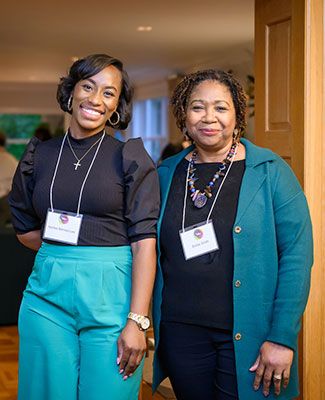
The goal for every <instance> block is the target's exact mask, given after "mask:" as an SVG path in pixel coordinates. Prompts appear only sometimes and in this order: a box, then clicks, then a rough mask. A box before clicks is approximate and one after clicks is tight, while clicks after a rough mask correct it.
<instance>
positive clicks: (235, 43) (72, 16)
mask: <svg viewBox="0 0 325 400" xmlns="http://www.w3.org/2000/svg"><path fill="white" fill-rule="evenodd" d="M1 16H2V18H1V23H0V54H1V62H0V82H57V81H58V77H59V76H62V75H63V74H65V72H66V71H67V68H68V67H69V66H70V64H71V63H72V57H81V56H84V55H87V54H91V53H100V52H105V53H108V54H110V55H113V56H115V57H118V58H121V59H122V61H124V64H125V66H126V68H127V70H128V72H129V74H130V76H131V78H132V79H133V82H135V84H141V83H145V82H148V81H154V80H159V79H162V78H166V77H167V76H169V75H172V74H175V73H178V72H180V71H184V70H186V69H188V68H190V67H191V66H195V65H201V64H206V63H209V61H210V60H216V59H218V58H220V63H221V64H222V63H224V61H225V59H226V58H228V57H229V58H231V59H237V60H238V61H239V62H240V59H241V57H245V54H246V56H247V53H249V54H250V55H251V54H252V52H253V36H254V0H227V1H221V0H201V1H199V0H195V1H193V0H186V1H185V0H173V1H172V0H164V1H159V0H142V1H141V0H138V1H137V0H133V1H132V0H124V1H114V2H113V1H108V0H105V1H104V0H95V1H90V3H88V2H87V3H82V2H81V1H80V0H79V1H77V0H69V1H66V0H65V1H64V0H56V1H53V0H48V1H44V0H42V1H41V0H28V1H26V2H23V1H17V0H7V1H6V2H3V3H2V5H1ZM139 25H141V26H147V25H150V26H152V31H151V32H138V31H137V27H138V26H139Z"/></svg>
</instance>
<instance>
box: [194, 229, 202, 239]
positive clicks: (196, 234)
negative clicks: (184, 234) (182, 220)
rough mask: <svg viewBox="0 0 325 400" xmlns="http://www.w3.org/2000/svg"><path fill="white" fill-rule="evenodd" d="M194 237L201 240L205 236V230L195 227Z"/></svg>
mask: <svg viewBox="0 0 325 400" xmlns="http://www.w3.org/2000/svg"><path fill="white" fill-rule="evenodd" d="M194 237H195V239H197V240H200V239H202V238H203V231H202V230H201V229H195V231H194Z"/></svg>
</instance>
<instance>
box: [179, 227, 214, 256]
mask: <svg viewBox="0 0 325 400" xmlns="http://www.w3.org/2000/svg"><path fill="white" fill-rule="evenodd" d="M179 236H180V239H181V242H182V246H183V251H184V256H185V260H189V259H190V258H194V257H198V256H201V255H202V254H206V253H211V252H212V251H215V250H218V249H219V245H218V241H217V237H216V234H215V232H214V228H213V224H212V221H208V222H203V223H201V224H198V225H193V226H189V227H188V228H186V229H185V231H183V230H180V231H179Z"/></svg>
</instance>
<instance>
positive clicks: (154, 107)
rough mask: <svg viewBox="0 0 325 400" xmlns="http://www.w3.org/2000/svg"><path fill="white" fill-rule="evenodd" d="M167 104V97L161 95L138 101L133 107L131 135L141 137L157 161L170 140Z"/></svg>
mask: <svg viewBox="0 0 325 400" xmlns="http://www.w3.org/2000/svg"><path fill="white" fill-rule="evenodd" d="M167 104H168V100H167V97H160V98H155V99H146V100H141V101H136V102H135V103H134V107H133V119H132V123H131V126H130V130H129V134H130V137H132V138H136V137H141V138H142V140H143V143H144V146H145V148H146V150H147V151H148V153H149V154H150V156H151V158H152V159H153V160H154V161H155V162H157V161H158V160H159V157H160V155H161V151H162V149H163V148H164V147H165V145H166V144H167V142H168V132H167Z"/></svg>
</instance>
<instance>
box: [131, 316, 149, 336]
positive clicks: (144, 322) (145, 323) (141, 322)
mask: <svg viewBox="0 0 325 400" xmlns="http://www.w3.org/2000/svg"><path fill="white" fill-rule="evenodd" d="M128 319H132V321H134V322H135V323H136V324H137V325H138V327H139V329H140V331H146V330H147V329H148V328H149V326H150V319H149V317H147V316H146V315H140V314H136V313H134V312H129V314H128Z"/></svg>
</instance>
